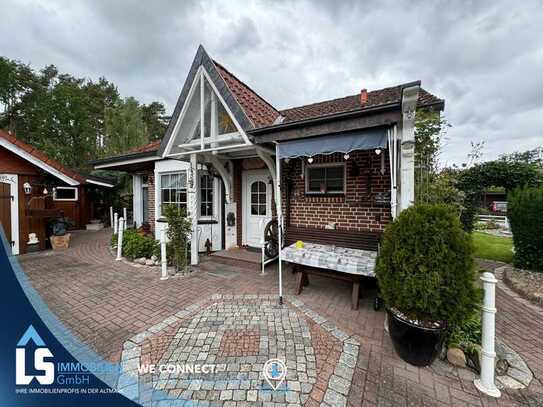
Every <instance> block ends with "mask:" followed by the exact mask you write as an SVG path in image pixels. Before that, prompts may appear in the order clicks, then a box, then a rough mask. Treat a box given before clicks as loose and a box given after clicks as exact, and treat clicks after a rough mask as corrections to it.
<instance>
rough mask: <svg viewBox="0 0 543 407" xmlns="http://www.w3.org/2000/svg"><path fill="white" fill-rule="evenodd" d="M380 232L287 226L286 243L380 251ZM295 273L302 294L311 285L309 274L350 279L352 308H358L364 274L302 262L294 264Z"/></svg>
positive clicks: (298, 291)
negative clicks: (299, 242) (308, 264)
mask: <svg viewBox="0 0 543 407" xmlns="http://www.w3.org/2000/svg"><path fill="white" fill-rule="evenodd" d="M380 237H381V234H380V233H376V232H369V231H368V232H351V231H344V230H336V229H315V228H302V227H293V226H290V227H287V228H286V230H285V245H286V246H290V245H291V244H293V243H295V242H296V241H298V240H301V241H302V242H308V243H318V244H323V245H334V246H336V247H346V248H349V249H360V250H368V251H375V252H376V251H378V249H379V239H380ZM293 273H298V281H297V285H296V294H297V295H299V294H301V292H302V290H303V288H304V287H305V286H307V285H309V277H308V275H309V274H313V275H319V276H323V277H328V278H333V279H337V280H344V281H349V282H351V283H352V298H351V307H352V309H358V299H359V296H360V281H361V280H362V278H363V276H360V275H355V274H348V273H342V272H339V271H335V270H329V269H323V268H316V267H309V266H306V265H302V264H294V268H293Z"/></svg>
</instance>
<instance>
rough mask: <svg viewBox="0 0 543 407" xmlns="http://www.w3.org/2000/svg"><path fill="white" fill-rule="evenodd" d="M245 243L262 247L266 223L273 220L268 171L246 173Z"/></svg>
mask: <svg viewBox="0 0 543 407" xmlns="http://www.w3.org/2000/svg"><path fill="white" fill-rule="evenodd" d="M244 180H245V182H244V191H243V192H244V211H243V215H244V219H243V220H242V221H243V225H244V227H243V231H244V238H243V241H244V244H247V245H248V246H252V247H260V246H261V244H262V243H261V240H262V236H263V233H264V228H265V227H266V224H267V223H268V222H269V221H270V220H271V217H272V214H271V197H272V194H271V191H272V187H271V185H270V183H269V181H270V176H269V173H268V171H260V170H258V171H246V172H245V173H244Z"/></svg>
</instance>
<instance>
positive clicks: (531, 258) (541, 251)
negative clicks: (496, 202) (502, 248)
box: [507, 187, 543, 272]
mask: <svg viewBox="0 0 543 407" xmlns="http://www.w3.org/2000/svg"><path fill="white" fill-rule="evenodd" d="M507 202H508V204H507V217H508V218H509V224H510V226H511V232H513V244H514V245H515V254H514V257H513V262H514V264H515V266H516V267H519V268H523V269H527V270H533V271H539V272H542V271H543V187H539V188H518V189H515V190H514V191H513V192H511V193H509V195H508V196H507Z"/></svg>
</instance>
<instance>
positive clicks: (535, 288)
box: [503, 266, 543, 305]
mask: <svg viewBox="0 0 543 407" xmlns="http://www.w3.org/2000/svg"><path fill="white" fill-rule="evenodd" d="M503 281H504V282H505V283H506V284H507V285H508V286H509V287H510V288H511V289H513V290H514V291H516V292H517V293H519V294H520V295H522V296H523V297H524V298H526V299H528V300H530V301H532V302H534V303H536V304H539V305H543V273H537V272H533V271H526V270H519V269H516V268H514V267H512V266H508V267H505V268H504V273H503Z"/></svg>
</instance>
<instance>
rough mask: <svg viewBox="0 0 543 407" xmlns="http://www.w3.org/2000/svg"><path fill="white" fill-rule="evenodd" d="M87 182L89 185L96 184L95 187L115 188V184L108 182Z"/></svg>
mask: <svg viewBox="0 0 543 407" xmlns="http://www.w3.org/2000/svg"><path fill="white" fill-rule="evenodd" d="M86 182H87V184H95V185H100V186H102V187H108V188H113V187H114V186H115V185H113V184H108V183H107V182H101V181H94V180H92V179H87V180H86Z"/></svg>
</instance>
